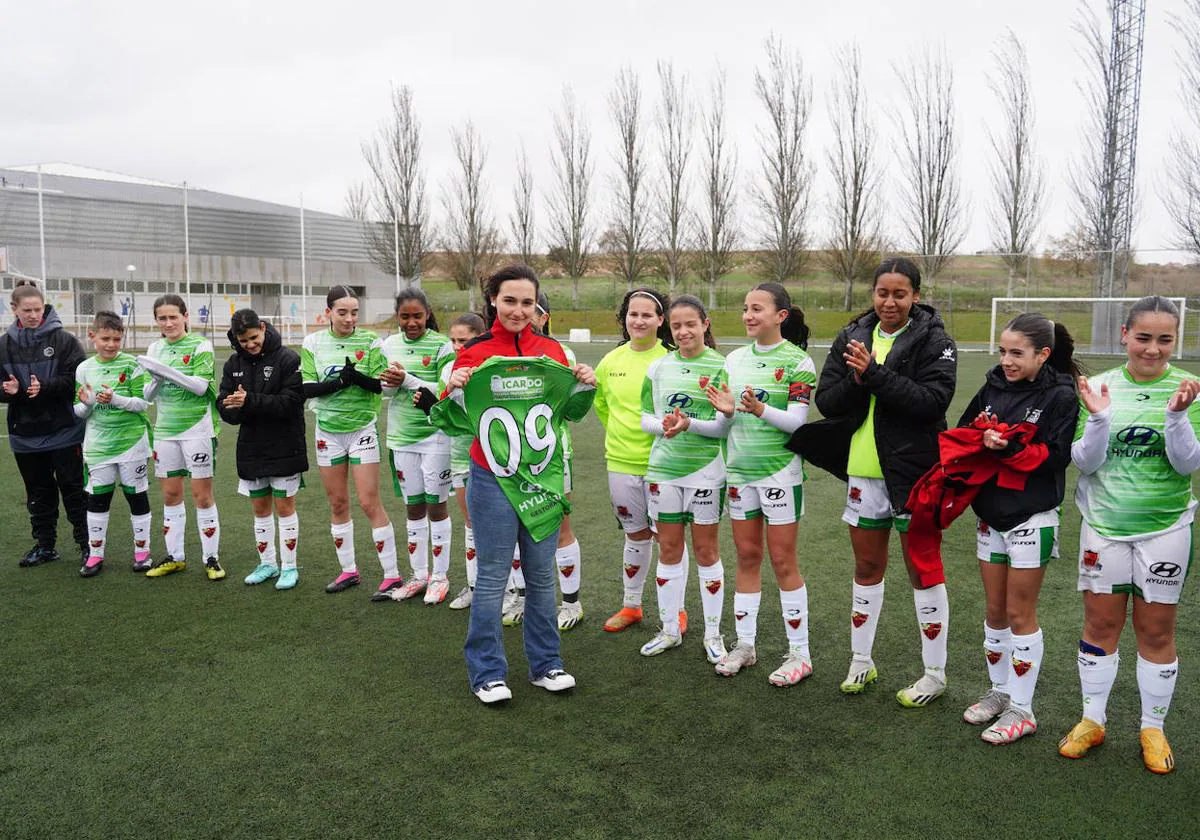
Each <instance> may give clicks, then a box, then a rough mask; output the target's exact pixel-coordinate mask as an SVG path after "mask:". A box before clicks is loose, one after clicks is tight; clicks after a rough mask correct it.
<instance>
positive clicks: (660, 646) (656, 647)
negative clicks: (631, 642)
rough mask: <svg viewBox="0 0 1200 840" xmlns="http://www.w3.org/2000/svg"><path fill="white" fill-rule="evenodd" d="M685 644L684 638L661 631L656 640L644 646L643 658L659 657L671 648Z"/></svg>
mask: <svg viewBox="0 0 1200 840" xmlns="http://www.w3.org/2000/svg"><path fill="white" fill-rule="evenodd" d="M681 644H683V636H672V635H671V634H670V633H668V632H667V631H666V630H659V631H658V632H657V633H655V634H654V638H653V639H651V640H650V641H648V642H646V644H644V645H642V656H658V655H659V654H660V653H665V652H667V651H668V650H670V649H671V648H677V647H679V646H680V645H681Z"/></svg>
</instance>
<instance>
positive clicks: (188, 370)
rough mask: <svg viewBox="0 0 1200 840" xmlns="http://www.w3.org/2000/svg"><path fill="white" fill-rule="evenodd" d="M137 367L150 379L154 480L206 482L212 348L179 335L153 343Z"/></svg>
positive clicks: (213, 425)
mask: <svg viewBox="0 0 1200 840" xmlns="http://www.w3.org/2000/svg"><path fill="white" fill-rule="evenodd" d="M138 363H139V364H140V365H141V367H142V368H144V369H145V371H146V372H147V373H148V374H149V375H150V376H151V377H153V378H154V381H153V382H151V383H149V384H148V385H147V388H146V391H147V393H152V394H153V396H154V405H155V418H154V472H155V475H156V476H157V477H158V478H174V477H176V476H191V477H192V478H212V476H213V470H214V467H215V462H214V457H215V454H216V435H217V422H216V417H217V403H216V395H217V389H216V383H215V382H214V381H213V366H214V362H213V346H212V342H211V341H209V340H208V339H206V338H204V337H202V336H200V335H197V334H195V333H185V334H184V335H183V336H182V337H180V338H179V339H177V340H176V341H174V342H171V341H167V339H165V338H163V339H159V340H158V341H156V342H154V343H153V344H151V345H150V348H149V349H148V350H147V351H146V355H145V356H142V357H139V358H138Z"/></svg>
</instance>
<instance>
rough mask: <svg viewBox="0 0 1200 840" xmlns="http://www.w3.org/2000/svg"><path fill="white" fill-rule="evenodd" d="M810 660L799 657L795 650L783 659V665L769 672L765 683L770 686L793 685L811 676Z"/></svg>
mask: <svg viewBox="0 0 1200 840" xmlns="http://www.w3.org/2000/svg"><path fill="white" fill-rule="evenodd" d="M812 672H813V667H812V660H810V659H808V658H807V657H803V656H801V655H800V653H799V652H798V651H796V650H795V649H791V650H789V651H788V653H787V656H785V657H783V664H782V665H780V666H779V667H778V668H776V669H775V670H774V671H772V672H771V676H769V677H767V682H769V683H770V684H771V685H795V684H796V683H798V682H800V681H801V680H803V679H805V678H806V677H809V676H811V675H812Z"/></svg>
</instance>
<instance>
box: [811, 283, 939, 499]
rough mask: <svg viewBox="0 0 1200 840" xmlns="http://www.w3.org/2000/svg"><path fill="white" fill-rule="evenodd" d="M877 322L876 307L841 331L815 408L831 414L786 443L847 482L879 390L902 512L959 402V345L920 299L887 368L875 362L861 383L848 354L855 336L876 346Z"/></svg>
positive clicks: (889, 473) (884, 448)
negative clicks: (854, 440)
mask: <svg viewBox="0 0 1200 840" xmlns="http://www.w3.org/2000/svg"><path fill="white" fill-rule="evenodd" d="M878 323H879V316H878V315H876V314H875V313H874V311H871V312H868V313H866V314H865V315H863V316H862V317H860V318H858V319H856V320H854V321H852V322H851V323H850V324H849V325H847V326H846V327H845V329H843V330H842V331H841V332H840V333H838V336H837V338H836V339H834V341H833V346H832V347H830V348H829V356H828V357H827V358H826V359H825V365H824V367H822V368H821V378H820V380H819V382H818V383H817V394H816V403H817V409H818V410H819V411H820V412H821V414H822V415H823V416H824V417H825V418H826V419H824V420H820V421H818V422H816V423H810V424H806V425H804V426H801V427H800V428H799V429H798V430H797V431H796V433H795V434H794V435H793V436H792V440H791V442H790V443H789V444H788V447H789V448H790V449H792V450H793V451H795V452H799V453H800V454H801V455H803V456H804V458H805V459H806V460H808V461H809V462H810V463H812V464H815V465H816V466H818V467H821V468H822V469H825V470H828V471H829V472H831V473H833V474H834V475H836V476H837V477H838V478H841V479H843V480H845V478H846V462H847V461H848V460H849V457H850V438H851V437H852V436H853V434H854V432H855V431H856V430H857V429H858V427H859V426H861V425H862V424H863V421H864V420H866V419H867V409H868V408H869V406H870V403H871V396H872V395H874V397H875V445H876V447H878V451H879V465H880V466H881V467H882V468H883V480H884V482H885V483H886V484H887V489H888V497H889V498H890V499H891V502H892V507H894V508H895V509H896V510H902V509H903V508H904V506H905V503H906V502H907V501H908V494H909V491H911V490H912V486H913V485H914V484H915V483H916V482H917V479H919V478H920V477H921V476H922V475H924V474H925V472H926V471H927V470H928V469H929V468H930V467H931V466H933V464H934V462H935V461H937V459H938V439H937V436H938V432H940V431H942V430H944V429H945V428H946V409H947V408H949V406H950V401H951V400H952V399H954V386H955V381H956V379H957V375H958V350H957V348H956V347H955V344H954V339H952V338H951V337H950V335H949V334H948V333H947V332H946V325H945V324H944V323H943V322H942V317H941V316H940V315H938V313H937V311H936V310H934V309H933V308H932V307H930V306H926V305H924V304H916V305H915V306H913V308H912V312H911V313H910V314H909V324H908V328H907V329H906V330H904V332H902V333H901V334H900V335H899V336H897V337H896V341H895V343H894V344H893V345H892V349H891V350H890V351H889V352H888V355H887V359H886V360H885V361H884V363H883V364H882V365H880V364H876V363H875V362H874V361H872V362H871V366H870V367H868V368H867V371H866V373H865V374H864V375H863V377H862V380H863V381H862V383H861V384H860V383H858V382H855V381H854V372H853V371H852V370H851V369H850V366H849V365H847V364H846V360H845V359H844V358H842V354H843V353H844V352H845V351H846V346H847V345H848V344H849V343H850V341H851V340H852V339H856V340H858V341H861V342H862V343H863V344H864V345H866V347H867V349H868V350H870V349H871V346H872V344H873V342H874V336H875V326H876V324H878Z"/></svg>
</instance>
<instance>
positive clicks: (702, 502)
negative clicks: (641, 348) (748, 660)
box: [641, 295, 733, 665]
mask: <svg viewBox="0 0 1200 840" xmlns="http://www.w3.org/2000/svg"><path fill="white" fill-rule="evenodd" d="M667 323H668V325H669V326H670V328H671V336H672V338H673V339H674V341H675V345H676V347H677V348H678V349H677V350H675V351H673V352H671V353H668V354H667V355H665V356H663V357H662V358H660V359H656V360H655V361H654V362H652V363H651V364H650V367H649V369H648V370H647V371H646V380H645V382H644V384H643V385H642V429H643V431H645V432H646V433H648V434H651V435H654V445H653V446H652V447H651V449H650V463H649V466H648V467H647V471H646V481H647V482H648V489H649V502H650V518H651V519H653V520H654V523H655V528H656V530H657V531H658V549H659V560H658V568H657V571H656V574H655V581H656V583H657V584H658V610H659V615H660V616H661V618H662V629H661V630H660V631H659V632H658V633H657V634H655V636H654V638H652V639H651V640H650V641H649V642H647V643H646V644H644V645H642V651H641V652H642V655H643V656H657V655H658V654H660V653H663V652H664V651H667V650H670V649H671V648H674V647H679V646H680V645H681V644H683V635H682V634H681V633H680V631H679V613H680V612H681V611H682V608H683V596H684V592H683V568H682V563H681V561H682V559H683V547H684V544H685V533H684V531H685V529H686V528H687V526H688V525H689V524H690V525H691V531H692V548H693V549H694V550H695V552H696V565H697V566H698V577H699V579H700V601H701V604H702V605H703V607H704V654H705V656H706V657H707V658H708V661H709V662H710V663H712V664H714V665H715V664H716V663H717V662H719V661H720V660H721V657H723V656H724V655H725V653H726V650H725V641H724V639H722V638H721V610H722V605H723V601H724V597H725V592H724V578H725V572H724V569H723V568H722V566H721V560H720V557H719V555H718V551H717V536H718V528H719V527H720V523H721V509H722V507H723V505H722V500H723V499H724V495H725V493H724V491H725V459H724V456H723V455H722V454H721V449H722V439H723V438H724V437H725V433H726V431H727V430H728V428H729V423H730V418H729V417H728V416H726V415H725V414H722V413H719V412H717V411H716V410H715V408H714V404H713V403H712V402H710V399H709V394H710V393H712V394H714V397H715V395H716V394H717V392H718V391H719V388H720V387H723V389H724V395H725V398H726V400H727V402H728V405H729V407H730V408H732V405H733V400H732V395H730V394H729V388H728V386H727V385H726V384H725V369H724V365H725V357H724V356H722V355H721V354H720V353H718V352H717V351H716V349H714V348H715V347H716V342H715V341H714V340H713V337H712V329H711V325H710V323H709V320H708V313H707V312H706V311H705V309H704V305H703V304H702V303H701V302H700V300H699V299H698V298H696V297H694V296H692V295H683V296H681V297H677V298H675V299H674V300H673V301H671V305H670V307H668V309H667Z"/></svg>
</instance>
